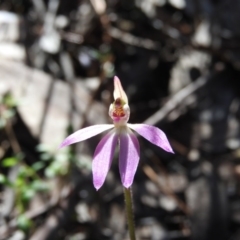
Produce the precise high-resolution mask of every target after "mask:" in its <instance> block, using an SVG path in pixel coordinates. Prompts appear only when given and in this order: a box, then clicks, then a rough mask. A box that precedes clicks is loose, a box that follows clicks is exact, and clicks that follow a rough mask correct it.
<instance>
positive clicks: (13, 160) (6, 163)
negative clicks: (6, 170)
mask: <svg viewBox="0 0 240 240" xmlns="http://www.w3.org/2000/svg"><path fill="white" fill-rule="evenodd" d="M18 161H19V160H18V159H17V158H16V157H10V158H5V159H3V161H2V166H4V167H13V166H15V165H16V164H17V163H18Z"/></svg>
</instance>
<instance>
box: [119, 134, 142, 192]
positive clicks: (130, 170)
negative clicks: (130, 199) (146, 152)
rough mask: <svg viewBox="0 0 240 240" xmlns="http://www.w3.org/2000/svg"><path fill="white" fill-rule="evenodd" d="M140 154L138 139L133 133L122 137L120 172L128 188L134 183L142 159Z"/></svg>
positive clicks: (124, 184)
mask: <svg viewBox="0 0 240 240" xmlns="http://www.w3.org/2000/svg"><path fill="white" fill-rule="evenodd" d="M129 130H130V129H129ZM139 152H140V150H139V143H138V140H137V137H136V136H135V135H134V134H133V133H132V132H131V133H128V134H121V135H120V151H119V170H120V175H121V180H122V184H123V186H124V187H126V188H129V187H130V186H131V185H132V183H133V178H134V175H135V173H136V170H137V166H138V163H139V158H140V153H139Z"/></svg>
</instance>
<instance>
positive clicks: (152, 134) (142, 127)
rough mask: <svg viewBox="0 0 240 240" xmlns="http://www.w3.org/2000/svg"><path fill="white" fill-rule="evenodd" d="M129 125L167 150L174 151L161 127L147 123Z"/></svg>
mask: <svg viewBox="0 0 240 240" xmlns="http://www.w3.org/2000/svg"><path fill="white" fill-rule="evenodd" d="M128 127H130V128H131V129H133V130H134V131H136V132H137V133H138V134H139V135H141V136H142V137H144V138H146V139H147V140H148V141H150V142H151V143H153V144H155V145H157V146H158V147H160V148H163V149H164V150H165V151H167V152H171V153H174V152H173V150H172V148H171V146H170V143H169V142H168V139H167V137H166V135H165V133H164V132H163V131H161V130H160V129H159V128H157V127H153V126H150V125H147V124H128Z"/></svg>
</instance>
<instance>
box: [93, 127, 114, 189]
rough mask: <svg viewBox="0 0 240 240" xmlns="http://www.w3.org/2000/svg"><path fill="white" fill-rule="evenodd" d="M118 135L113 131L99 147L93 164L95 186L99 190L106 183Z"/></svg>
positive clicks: (104, 138)
mask: <svg viewBox="0 0 240 240" xmlns="http://www.w3.org/2000/svg"><path fill="white" fill-rule="evenodd" d="M117 141H118V135H117V134H116V133H115V131H114V130H113V131H111V132H110V133H108V134H107V135H106V136H104V137H103V138H102V140H101V141H100V142H99V144H98V145H97V148H96V150H95V152H94V157H93V162H92V173H93V185H94V187H95V188H96V189H97V190H98V189H99V188H100V187H101V186H102V185H103V183H104V181H105V179H106V176H107V173H108V171H109V169H110V166H111V163H112V159H113V155H114V151H115V148H116V145H117Z"/></svg>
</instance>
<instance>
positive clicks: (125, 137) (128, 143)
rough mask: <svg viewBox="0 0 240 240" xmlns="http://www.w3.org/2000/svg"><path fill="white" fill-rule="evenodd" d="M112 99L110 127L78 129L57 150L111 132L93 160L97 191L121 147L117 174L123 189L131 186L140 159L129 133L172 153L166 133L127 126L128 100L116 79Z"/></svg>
mask: <svg viewBox="0 0 240 240" xmlns="http://www.w3.org/2000/svg"><path fill="white" fill-rule="evenodd" d="M113 95H114V100H115V101H114V102H113V103H112V104H111V105H110V108H109V115H110V117H111V118H112V120H113V124H100V125H94V126H90V127H86V128H83V129H80V130H78V131H76V132H75V133H73V134H71V135H70V136H68V137H67V138H66V139H65V140H64V141H63V142H62V144H61V145H60V147H65V146H68V145H70V144H73V143H76V142H81V141H83V140H86V139H88V138H91V137H93V136H95V135H97V134H100V133H102V132H104V131H106V130H110V129H112V130H111V131H110V132H108V133H107V134H106V135H105V136H104V137H103V138H102V139H101V141H100V142H99V144H98V145H97V148H96V150H95V152H94V156H93V163H92V172H93V184H94V187H95V188H96V189H97V190H98V189H99V188H100V187H101V186H102V185H103V183H104V181H105V179H106V176H107V173H108V171H109V169H110V166H111V163H112V159H113V155H114V152H115V148H116V146H117V144H119V146H120V149H119V171H120V176H121V181H122V184H123V186H124V187H125V188H129V187H130V186H131V185H132V183H133V179H134V175H135V173H136V170H137V166H138V163H139V158H140V149H139V143H138V139H137V137H136V136H135V134H134V133H133V132H132V130H134V131H135V132H137V133H138V134H139V135H141V136H142V137H144V138H146V139H147V140H148V141H150V142H151V143H153V144H155V145H157V146H158V147H161V148H162V149H164V150H165V151H167V152H171V153H173V150H172V148H171V146H170V144H169V142H168V140H167V137H166V135H165V133H164V132H163V131H161V130H160V129H158V128H157V127H153V126H150V125H147V124H129V123H127V122H128V119H129V116H130V108H129V106H128V98H127V96H126V93H125V92H124V90H123V88H122V85H121V82H120V80H119V78H118V77H114V94H113Z"/></svg>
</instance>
